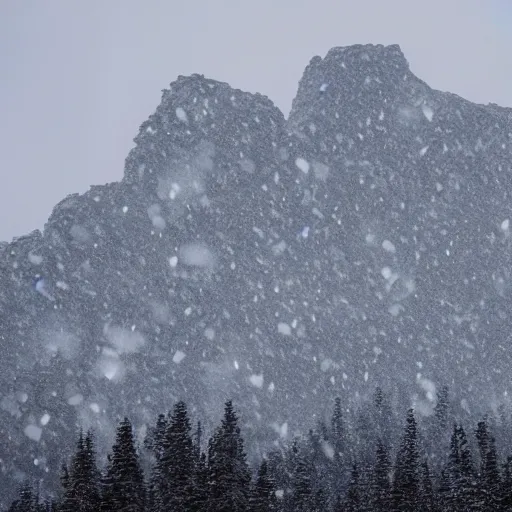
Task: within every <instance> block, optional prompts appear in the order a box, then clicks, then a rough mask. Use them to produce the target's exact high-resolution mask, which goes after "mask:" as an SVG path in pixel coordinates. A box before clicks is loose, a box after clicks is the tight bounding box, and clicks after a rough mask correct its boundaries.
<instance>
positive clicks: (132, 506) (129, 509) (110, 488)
mask: <svg viewBox="0 0 512 512" xmlns="http://www.w3.org/2000/svg"><path fill="white" fill-rule="evenodd" d="M144 506H145V486H144V476H143V474H142V470H141V467H140V463H139V456H138V453H137V450H136V448H135V443H134V439H133V429H132V425H131V423H130V421H129V420H128V419H127V418H124V420H123V421H121V423H120V424H119V426H118V428H117V433H116V440H115V443H114V445H113V447H112V453H111V455H110V457H109V461H108V464H107V468H106V471H105V475H104V478H103V480H102V503H101V510H110V512H121V511H123V512H143V511H144Z"/></svg>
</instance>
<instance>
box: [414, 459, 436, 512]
mask: <svg viewBox="0 0 512 512" xmlns="http://www.w3.org/2000/svg"><path fill="white" fill-rule="evenodd" d="M419 497H420V501H419V509H418V512H420V511H421V512H433V511H434V510H435V506H436V504H435V497H434V488H433V485H432V477H431V475H430V468H429V467H428V462H427V461H426V460H424V461H423V462H422V464H421V466H420V493H419Z"/></svg>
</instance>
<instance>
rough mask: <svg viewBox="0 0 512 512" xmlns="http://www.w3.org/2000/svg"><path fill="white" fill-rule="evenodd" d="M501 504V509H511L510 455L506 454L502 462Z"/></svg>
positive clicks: (511, 468) (511, 480) (511, 458)
mask: <svg viewBox="0 0 512 512" xmlns="http://www.w3.org/2000/svg"><path fill="white" fill-rule="evenodd" d="M500 495H501V506H502V508H503V510H512V457H511V456H508V457H507V459H506V461H505V462H504V464H503V477H502V480H501V492H500Z"/></svg>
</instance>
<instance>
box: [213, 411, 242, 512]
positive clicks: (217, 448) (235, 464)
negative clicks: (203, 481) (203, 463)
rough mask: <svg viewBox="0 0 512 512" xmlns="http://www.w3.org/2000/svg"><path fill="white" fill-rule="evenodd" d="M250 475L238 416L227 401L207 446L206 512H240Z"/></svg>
mask: <svg viewBox="0 0 512 512" xmlns="http://www.w3.org/2000/svg"><path fill="white" fill-rule="evenodd" d="M250 481H251V475H250V472H249V467H248V465H247V461H246V455H245V452H244V446H243V440H242V437H241V434H240V428H239V426H238V417H237V415H236V413H235V411H234V409H233V404H232V402H231V401H228V402H226V405H225V409H224V418H223V419H222V422H221V425H220V426H219V427H218V428H217V429H216V431H215V434H214V436H213V438H212V439H211V440H210V442H209V446H208V487H209V497H208V503H209V510H210V512H244V511H246V510H247V507H248V501H249V485H250Z"/></svg>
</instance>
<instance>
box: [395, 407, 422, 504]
mask: <svg viewBox="0 0 512 512" xmlns="http://www.w3.org/2000/svg"><path fill="white" fill-rule="evenodd" d="M393 502H394V506H395V508H396V509H397V510H399V511H401V510H404V511H405V510H406V511H410V510H417V509H418V503H419V452H418V428H417V425H416V419H415V418H414V411H413V409H409V411H408V412H407V418H406V425H405V433H404V436H403V439H402V443H401V445H400V449H399V451H398V455H397V460H396V465H395V480H394V485H393Z"/></svg>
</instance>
